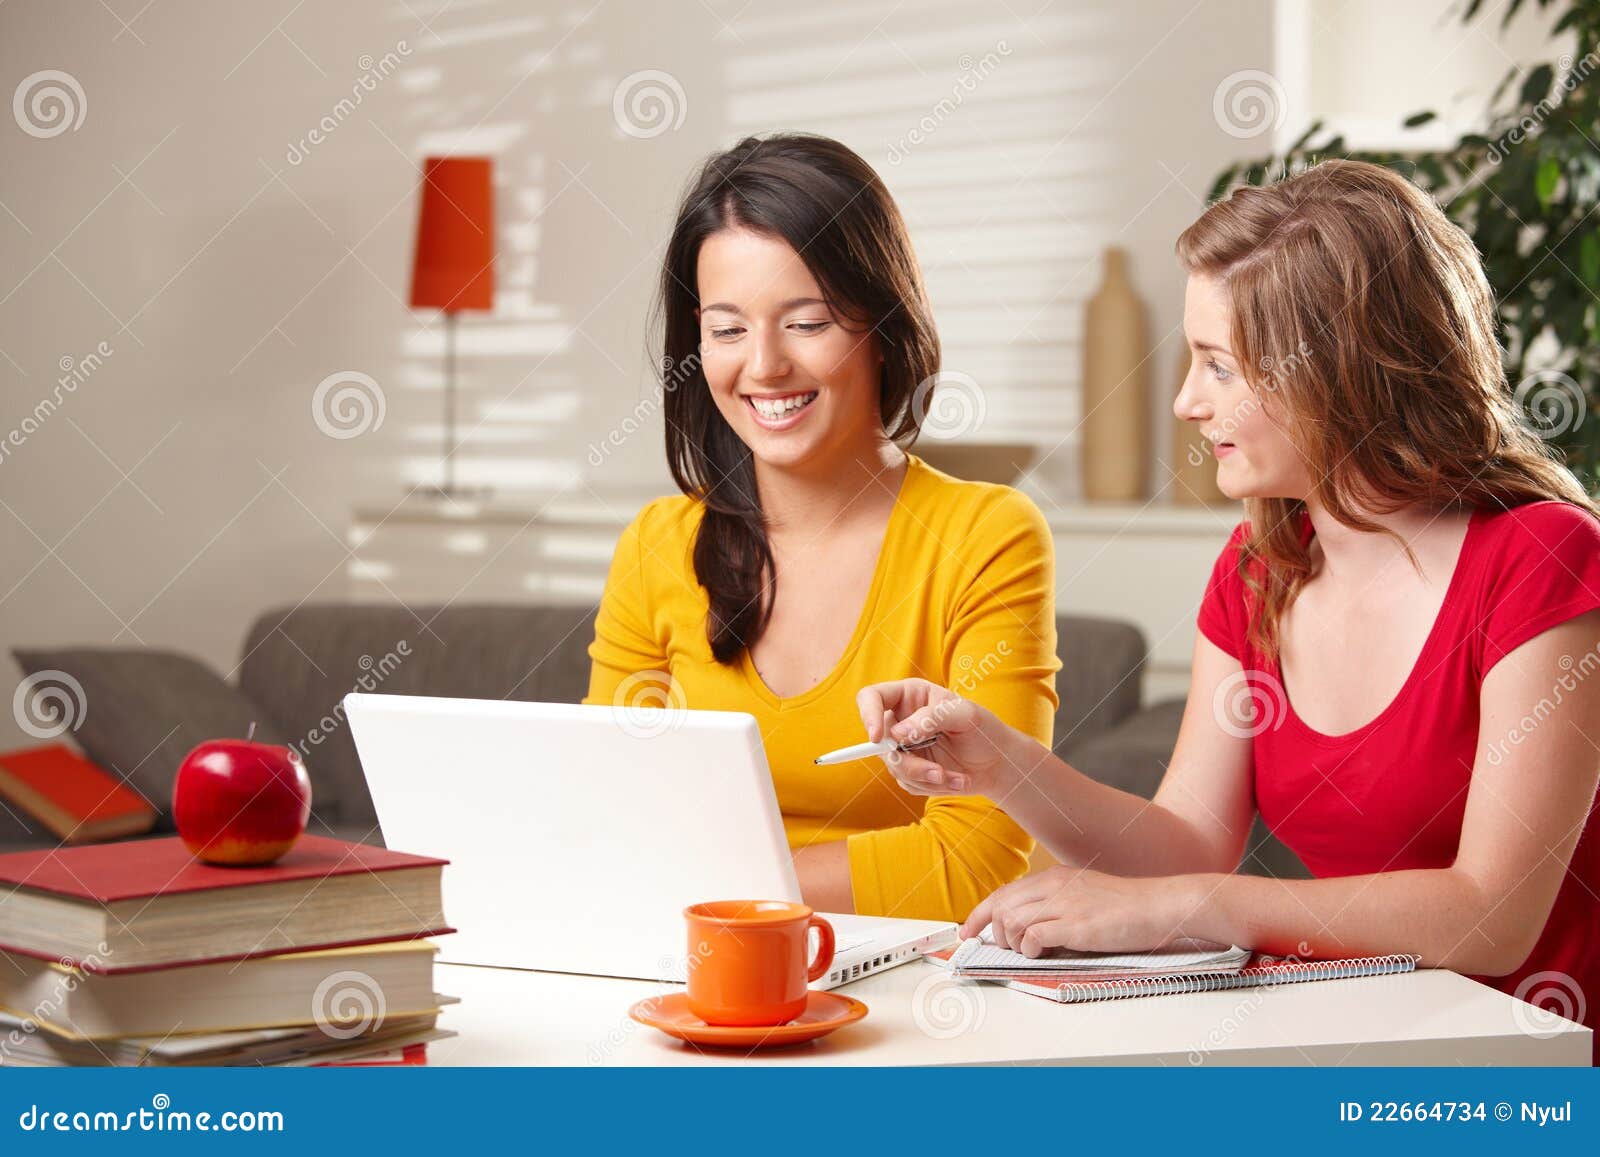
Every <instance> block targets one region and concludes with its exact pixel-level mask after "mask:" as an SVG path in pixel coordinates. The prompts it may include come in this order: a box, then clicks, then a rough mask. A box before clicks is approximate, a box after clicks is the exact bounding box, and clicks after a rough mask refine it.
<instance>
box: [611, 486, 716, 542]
mask: <svg viewBox="0 0 1600 1157" xmlns="http://www.w3.org/2000/svg"><path fill="white" fill-rule="evenodd" d="M704 513H705V506H704V505H703V504H702V503H701V502H700V500H699V499H698V498H690V497H689V496H688V495H687V494H665V495H662V496H661V497H660V498H652V499H651V500H650V501H649V502H646V503H645V504H644V506H643V507H641V508H640V510H639V513H638V514H636V515H634V516H633V521H632V522H630V523H629V524H628V528H627V530H626V531H625V532H624V533H625V534H629V535H634V536H637V537H639V538H642V539H644V540H646V541H648V542H650V543H651V544H652V545H656V544H659V543H663V542H676V541H678V540H680V539H682V540H691V539H693V538H694V535H695V531H696V530H698V529H699V526H700V519H701V517H702V516H703V515H704Z"/></svg>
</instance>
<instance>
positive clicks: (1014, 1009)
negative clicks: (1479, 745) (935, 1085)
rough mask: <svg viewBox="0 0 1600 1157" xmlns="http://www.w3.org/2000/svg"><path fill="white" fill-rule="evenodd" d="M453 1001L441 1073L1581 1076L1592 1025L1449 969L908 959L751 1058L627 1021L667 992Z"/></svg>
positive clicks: (570, 990)
mask: <svg viewBox="0 0 1600 1157" xmlns="http://www.w3.org/2000/svg"><path fill="white" fill-rule="evenodd" d="M435 984H436V986H437V987H438V988H439V990H440V991H441V992H445V993H448V994H450V995H452V996H457V997H460V999H461V1003H460V1004H455V1005H451V1006H449V1007H447V1008H446V1009H445V1012H444V1015H443V1016H442V1017H441V1018H440V1027H442V1028H447V1029H452V1030H454V1031H455V1032H456V1033H458V1034H459V1035H458V1036H456V1037H453V1038H450V1039H447V1040H442V1041H438V1042H436V1043H434V1044H432V1045H430V1046H429V1048H428V1060H429V1063H430V1064H439V1065H571V1066H593V1065H707V1066H713V1065H749V1064H754V1063H759V1064H771V1065H948V1064H1025V1065H1037V1064H1091V1065H1182V1066H1188V1065H1195V1064H1212V1065H1215V1064H1224V1065H1263V1064H1264V1065H1485V1064H1489V1065H1588V1064H1589V1063H1590V1056H1591V1048H1592V1044H1591V1037H1592V1034H1591V1032H1590V1030H1589V1029H1587V1028H1585V1027H1584V1026H1582V1025H1579V1024H1574V1023H1572V1022H1571V1021H1562V1020H1559V1019H1555V1018H1551V1017H1549V1016H1548V1015H1547V1014H1540V1013H1537V1012H1536V1011H1534V1012H1533V1013H1532V1015H1531V1016H1530V1010H1529V1008H1528V1006H1526V1005H1523V1003H1522V1002H1521V1001H1518V1000H1516V999H1514V998H1512V997H1510V996H1507V995H1505V994H1504V993H1501V992H1498V991H1496V990H1494V989H1492V988H1488V987H1486V986H1484V985H1482V984H1478V983H1476V982H1475V981H1471V980H1468V979H1466V978H1465V977H1462V976H1458V975H1456V974H1455V973H1452V972H1441V971H1422V972H1416V973H1411V974H1409V975H1403V976H1385V977H1372V978H1369V979H1361V980H1327V981H1318V982H1315V983H1307V984H1292V985H1282V986H1279V987H1275V988H1255V989H1234V990H1231V991H1222V992H1207V993H1195V994H1193V995H1186V996H1161V997H1146V998H1138V999H1130V1000H1113V1001H1105V1002H1101V1003H1095V1004H1078V1005H1058V1004H1054V1003H1051V1002H1049V1001H1046V1000H1042V999H1040V998H1038V997H1034V996H1028V995H1026V994H1024V993H1020V992H1013V991H1010V990H1008V989H1005V988H1001V987H999V986H996V985H981V986H973V985H969V984H958V982H956V981H953V980H951V979H950V978H949V977H948V976H947V975H946V974H945V973H943V972H942V971H941V970H940V969H938V968H937V967H935V966H934V965H932V964H928V963H925V962H921V961H918V962H913V963H911V964H906V965H902V966H901V967H899V968H893V969H890V970H888V971H886V972H883V973H880V974H878V975H877V976H872V977H868V978H866V979H864V980H860V981H857V982H856V983H854V984H851V985H847V986H846V987H845V988H844V989H842V990H840V991H842V992H845V993H848V994H849V995H851V996H853V997H856V998H857V999H858V1000H861V1001H863V1002H865V1003H866V1005H867V1006H868V1008H869V1009H870V1012H869V1013H868V1015H867V1017H866V1019H865V1020H863V1021H861V1022H859V1023H858V1024H855V1025H851V1026H849V1027H847V1028H844V1029H841V1030H840V1031H839V1032H837V1033H835V1034H833V1035H832V1036H829V1037H825V1038H823V1039H822V1040H820V1041H817V1042H815V1043H814V1044H807V1045H798V1046H792V1047H789V1048H783V1049H768V1050H762V1051H761V1052H760V1053H758V1054H756V1055H754V1056H747V1055H746V1054H744V1053H743V1052H735V1051H731V1050H730V1051H723V1050H706V1051H701V1050H698V1049H695V1048H693V1047H691V1046H688V1045H684V1044H680V1043H679V1042H677V1041H674V1040H671V1039H669V1038H667V1037H665V1036H663V1035H661V1034H660V1033H658V1032H656V1031H655V1030H654V1029H650V1028H646V1027H645V1026H643V1025H640V1024H636V1023H634V1022H633V1021H632V1020H630V1019H629V1018H628V1007H629V1006H630V1005H631V1004H632V1003H633V1002H634V1001H636V1000H640V999H642V998H644V997H647V996H654V995H658V994H660V993H664V992H670V991H674V990H675V988H676V987H677V986H669V985H664V984H657V983H653V982H649V981H636V980H612V979H605V978H600V977H583V976H566V975H560V974H557V973H546V972H524V971H518V970H515V969H501V968H475V967H471V966H467V965H452V964H441V965H439V966H438V968H437V972H436V976H435Z"/></svg>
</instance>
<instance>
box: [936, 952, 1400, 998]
mask: <svg viewBox="0 0 1600 1157" xmlns="http://www.w3.org/2000/svg"><path fill="white" fill-rule="evenodd" d="M926 959H927V960H928V961H929V963H931V964H935V965H938V966H940V967H942V968H947V969H949V970H950V971H951V972H953V973H954V974H955V975H957V976H958V977H961V978H963V979H970V980H984V981H991V982H994V983H998V984H1003V985H1005V986H1006V987H1007V988H1014V989H1016V990H1017V991H1018V992H1026V993H1028V994H1029V995H1031V996H1039V997H1043V998H1044V999H1046V1000H1054V1001H1059V1002H1060V1003H1062V1004H1075V1003H1078V1002H1081V1001H1090V1000H1116V999H1119V998H1122V997H1129V996H1169V995H1174V994H1177V993H1185V992H1210V991H1212V990H1214V989H1221V988H1252V987H1257V986H1261V985H1269V984H1297V983H1301V982H1304V981H1310V980H1345V979H1350V978H1353V977H1360V976H1389V975H1394V974H1397V973H1402V972H1410V971H1412V970H1413V969H1415V968H1416V966H1417V962H1418V960H1419V957H1416V956H1411V955H1405V954H1394V955H1389V956H1362V957H1354V958H1350V959H1345V960H1296V959H1294V958H1292V957H1287V958H1286V957H1279V956H1268V955H1266V954H1264V953H1251V952H1249V951H1248V950H1246V949H1242V948H1232V947H1220V946H1206V945H1182V946H1178V947H1176V948H1173V949H1162V950H1158V951H1154V952H1144V953H1114V954H1113V953H1088V952H1067V953H1054V954H1052V955H1051V956H1049V957H1046V958H1040V959H1034V958H1031V957H1027V956H1023V955H1021V954H1020V953H1015V952H1008V951H1007V950H1005V949H1003V948H998V947H996V946H995V945H993V944H991V943H985V942H983V941H981V940H979V939H977V938H973V939H971V940H967V941H964V942H963V943H962V944H961V945H959V946H958V947H956V948H954V949H949V950H946V951H943V952H930V953H928V954H927V957H926Z"/></svg>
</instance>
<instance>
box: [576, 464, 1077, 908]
mask: <svg viewBox="0 0 1600 1157" xmlns="http://www.w3.org/2000/svg"><path fill="white" fill-rule="evenodd" d="M702 511H703V508H702V506H701V504H700V503H699V502H697V501H695V500H693V499H691V498H687V497H684V496H681V495H680V496H674V497H671V498H660V499H657V500H655V501H654V502H651V503H650V504H649V505H647V506H646V507H645V508H644V509H643V510H642V511H640V513H639V515H638V517H637V518H635V519H634V520H633V523H632V524H631V525H630V526H629V527H628V528H627V529H626V530H625V531H624V532H623V534H622V537H621V540H620V541H619V542H618V544H617V550H616V555H615V557H614V558H613V560H612V564H611V572H610V576H609V578H608V579H607V581H606V588H605V595H604V597H603V598H602V600H601V603H600V612H599V616H598V618H597V620H596V623H595V639H594V642H593V644H591V645H590V647H589V657H590V658H591V659H592V660H593V666H592V668H591V671H590V676H589V694H588V697H587V698H586V699H585V700H584V702H586V703H598V704H622V703H631V704H635V705H640V704H642V705H660V704H661V703H662V702H670V703H671V704H673V705H675V706H679V707H688V708H693V709H709V710H718V711H745V712H748V713H750V714H751V715H753V716H755V718H756V721H757V723H759V725H760V727H761V734H762V737H763V738H764V740H765V742H766V751H767V763H768V765H769V766H770V768H771V770H772V781H773V786H774V787H775V788H776V791H777V798H778V806H779V808H780V809H781V810H782V812H783V822H784V828H785V831H786V832H787V834H788V839H789V846H790V847H791V848H792V849H797V848H802V847H807V846H810V845H812V844H819V843H826V842H829V841H832V840H847V841H849V845H848V847H849V860H850V882H851V887H852V890H853V893H854V899H855V906H856V911H857V912H860V913H862V914H865V915H884V916H909V917H918V918H922V919H934V920H962V919H964V918H965V917H966V915H967V913H968V912H969V911H971V909H972V908H973V907H974V906H976V904H977V903H978V901H979V900H981V899H983V898H984V897H985V896H987V895H988V894H989V893H990V892H991V891H993V890H994V889H995V888H998V887H999V886H1000V885H1002V884H1005V883H1007V882H1008V881H1010V880H1013V879H1016V878H1017V877H1018V876H1020V875H1022V874H1023V872H1024V871H1025V870H1026V868H1027V863H1028V854H1029V852H1030V851H1031V850H1032V848H1033V840H1032V839H1031V838H1030V837H1029V836H1028V834H1027V833H1026V832H1024V831H1023V830H1022V828H1020V827H1019V826H1018V825H1017V824H1016V823H1015V822H1014V821H1013V820H1012V819H1011V818H1010V817H1009V816H1007V815H1006V814H1005V813H1004V812H1003V811H1001V810H1000V808H999V807H997V806H996V805H995V804H993V803H991V802H990V801H989V800H987V799H984V798H982V797H978V796H932V797H929V796H913V795H910V794H908V793H907V792H905V791H903V790H901V788H900V787H899V785H898V784H897V783H896V782H895V780H894V778H893V776H891V775H890V774H889V771H888V769H887V768H886V767H884V766H883V764H882V763H881V761H879V760H878V759H876V758H873V759H863V760H857V761H855V762H852V763H845V764H836V765H833V766H829V767H818V766H816V765H815V764H813V763H812V760H813V758H815V757H816V756H818V755H820V754H822V753H823V752H825V751H831V750H833V749H835V748H839V747H845V746H847V745H849V744H853V743H861V742H863V741H864V740H865V739H866V735H865V733H864V731H863V729H862V725H861V718H860V715H859V714H858V713H857V710H856V701H855V696H856V692H857V691H859V690H860V689H861V688H862V687H865V686H867V685H868V684H869V683H879V682H883V681H885V680H890V679H902V678H908V677H912V676H919V677H921V678H924V679H929V680H932V681H933V682H936V683H939V684H942V685H944V686H946V687H951V688H954V689H956V690H957V691H959V692H960V693H961V694H962V695H963V696H965V697H966V698H968V699H971V700H973V701H975V702H977V703H980V704H982V705H983V706H985V707H988V708H989V709H990V710H992V711H993V712H994V713H995V714H996V715H998V716H999V717H1000V718H1001V719H1003V720H1005V721H1006V722H1007V723H1009V724H1011V726H1013V727H1015V728H1017V729H1018V730H1020V731H1023V732H1026V733H1027V734H1029V735H1031V736H1033V737H1034V738H1035V739H1037V740H1039V742H1041V743H1043V744H1044V745H1045V746H1046V747H1048V746H1050V741H1051V727H1052V723H1053V720H1054V716H1055V709H1056V702H1057V701H1056V693H1055V673H1056V671H1057V669H1058V668H1059V667H1060V662H1059V660H1058V659H1057V658H1056V625H1055V554H1054V548H1053V545H1052V541H1051V537H1050V531H1049V528H1048V527H1047V526H1046V524H1045V521H1044V518H1043V516H1042V515H1040V513H1039V510H1038V508H1037V507H1035V506H1034V504H1033V503H1032V502H1031V501H1030V500H1029V499H1028V498H1026V497H1025V496H1023V495H1022V494H1020V493H1018V492H1017V491H1015V490H1013V489H1011V488H1010V487H1008V486H997V485H993V484H991V483H983V482H965V481H960V480H957V479H954V478H951V477H949V476H948V475H945V474H942V473H940V472H939V471H937V470H935V469H933V468H932V467H931V466H928V465H927V464H926V463H924V462H923V461H922V460H921V459H919V458H916V457H911V459H910V463H909V466H908V468H907V470H906V474H905V478H904V480H903V482H902V483H901V488H900V493H899V495H898V496H897V498H896V500H895V505H894V509H893V511H892V512H891V514H890V516H889V522H888V526H887V528H886V529H885V531H884V538H883V546H882V548H881V550H880V552H879V556H878V562H877V569H876V570H875V572H874V574H873V578H872V585H871V588H870V589H869V590H868V592H867V598H866V603H865V605H864V606H863V607H862V608H861V613H860V617H859V619H858V621H857V623H856V629H855V634H854V635H853V636H852V638H851V640H850V643H849V645H848V646H847V647H846V648H845V651H844V654H843V655H842V656H841V657H840V658H839V661H838V662H837V664H835V666H834V668H833V670H832V671H831V672H830V673H829V674H828V675H826V676H825V677H824V678H823V680H822V681H821V682H820V683H818V684H817V685H816V686H814V687H812V688H811V689H810V690H809V691H806V692H804V693H803V694H800V695H793V696H790V697H788V698H783V697H780V696H778V695H775V694H773V693H772V691H771V690H770V689H769V688H768V687H767V685H766V683H765V682H763V680H762V678H761V676H760V674H759V673H758V672H757V671H756V669H755V665H754V664H753V663H752V662H751V660H750V656H749V653H748V652H747V651H746V652H743V653H741V655H740V657H739V658H738V659H737V660H735V661H734V662H733V663H730V664H728V665H723V664H720V663H718V662H717V661H716V660H715V659H714V658H712V655H711V645H710V642H709V641H708V640H707V638H706V616H707V611H708V606H709V604H708V600H707V596H706V592H705V588H704V587H702V586H700V584H699V583H698V582H697V581H696V579H695V574H694V562H693V550H694V540H695V534H696V532H697V531H698V529H699V526H700V518H701V514H702ZM668 677H670V681H671V682H670V685H668V683H667V678H668Z"/></svg>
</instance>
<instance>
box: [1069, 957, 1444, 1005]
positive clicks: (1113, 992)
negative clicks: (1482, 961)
mask: <svg viewBox="0 0 1600 1157" xmlns="http://www.w3.org/2000/svg"><path fill="white" fill-rule="evenodd" d="M1419 960H1421V957H1419V956H1412V955H1408V954H1404V953H1396V954H1392V955H1389V956H1371V957H1367V958H1364V959H1360V960H1309V961H1308V960H1302V961H1297V962H1295V963H1292V964H1268V965H1257V966H1255V967H1253V968H1247V969H1245V970H1244V971H1242V972H1222V973H1211V974H1196V973H1180V974H1177V975H1173V976H1161V977H1150V978H1148V979H1137V980H1135V979H1132V978H1127V977H1125V978H1122V979H1118V980H1085V981H1083V982H1082V983H1078V984H1064V985H1063V986H1062V991H1063V992H1064V993H1070V994H1071V999H1072V1000H1073V1001H1074V1002H1076V1001H1090V1000H1116V999H1118V998H1120V997H1125V996H1169V995H1180V994H1183V993H1190V992H1210V991H1213V990H1215V989H1220V988H1253V987H1256V986H1258V985H1267V984H1288V983H1291V982H1294V981H1304V980H1349V979H1353V978H1355V977H1361V976H1389V975H1393V974H1395V973H1400V972H1410V971H1412V970H1413V969H1414V968H1416V966H1417V962H1418V961H1419Z"/></svg>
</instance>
